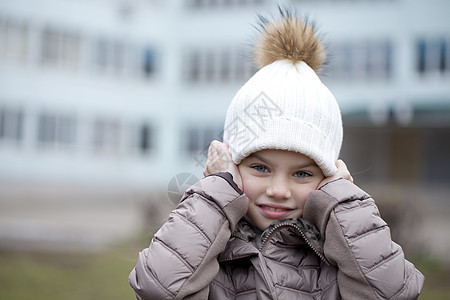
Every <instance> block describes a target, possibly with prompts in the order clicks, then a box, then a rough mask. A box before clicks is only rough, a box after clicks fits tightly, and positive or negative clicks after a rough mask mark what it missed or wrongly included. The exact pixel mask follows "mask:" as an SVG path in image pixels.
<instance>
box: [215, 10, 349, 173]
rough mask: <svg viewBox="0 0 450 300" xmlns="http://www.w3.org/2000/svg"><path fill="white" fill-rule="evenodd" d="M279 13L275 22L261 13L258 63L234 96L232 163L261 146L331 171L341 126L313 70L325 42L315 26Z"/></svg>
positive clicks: (227, 134) (228, 127) (228, 133)
mask: <svg viewBox="0 0 450 300" xmlns="http://www.w3.org/2000/svg"><path fill="white" fill-rule="evenodd" d="M280 11H281V10H280ZM281 15H282V18H281V21H279V22H277V23H270V22H268V21H267V20H265V19H261V20H262V21H263V24H262V37H261V38H260V40H259V42H258V43H257V45H256V47H255V49H256V50H255V53H256V60H257V63H259V65H260V66H261V67H262V68H261V69H260V70H259V71H258V72H256V74H255V75H253V76H252V77H251V78H250V79H249V80H248V82H247V83H245V84H244V86H243V87H242V88H241V89H240V90H239V91H238V93H237V94H236V95H235V97H234V98H233V101H232V102H231V104H230V106H229V108H228V111H227V115H226V119H225V126H224V143H226V144H227V145H229V148H230V152H231V155H232V158H233V161H234V163H236V164H239V163H240V162H241V161H242V160H243V159H244V158H245V157H247V156H248V155H250V154H252V153H254V152H257V151H260V150H264V149H280V150H289V151H295V152H299V153H302V154H304V155H306V156H308V157H310V158H311V159H313V160H314V161H315V162H316V163H317V165H318V166H319V167H320V168H321V169H322V171H323V173H324V175H325V176H330V175H333V174H334V173H335V172H336V166H335V162H336V160H337V159H338V156H339V152H340V148H341V144H342V136H343V129H342V120H341V114H340V111H339V107H338V104H337V103H336V100H335V98H334V97H333V95H332V94H331V92H330V91H329V90H328V89H327V87H326V86H325V85H324V84H323V83H322V82H321V81H320V79H319V77H318V76H317V74H316V72H315V70H318V69H320V67H321V66H322V64H323V61H324V60H325V52H324V48H323V46H322V44H321V42H320V40H319V39H318V38H317V37H316V33H315V32H314V28H313V26H311V25H309V24H307V23H304V22H302V21H301V20H299V19H298V18H297V17H293V16H292V15H291V14H289V13H286V12H283V11H281ZM313 68H314V69H313Z"/></svg>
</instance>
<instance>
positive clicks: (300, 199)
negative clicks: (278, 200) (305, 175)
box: [295, 185, 315, 209]
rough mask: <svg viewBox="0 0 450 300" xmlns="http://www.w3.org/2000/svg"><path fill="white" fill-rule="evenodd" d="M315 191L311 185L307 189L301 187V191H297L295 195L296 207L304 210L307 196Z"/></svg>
mask: <svg viewBox="0 0 450 300" xmlns="http://www.w3.org/2000/svg"><path fill="white" fill-rule="evenodd" d="M314 190H315V186H313V185H311V186H307V187H303V188H302V189H298V190H297V191H296V193H295V200H296V202H297V205H298V206H299V207H300V208H302V209H303V208H304V207H305V204H306V200H307V199H308V197H309V194H310V193H311V192H312V191H314Z"/></svg>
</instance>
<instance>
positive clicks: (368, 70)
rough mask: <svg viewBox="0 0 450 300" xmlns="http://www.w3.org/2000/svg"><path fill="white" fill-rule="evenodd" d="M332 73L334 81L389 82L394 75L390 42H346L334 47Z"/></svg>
mask: <svg viewBox="0 0 450 300" xmlns="http://www.w3.org/2000/svg"><path fill="white" fill-rule="evenodd" d="M332 49H333V50H334V51H332V55H331V57H332V58H331V60H330V73H331V76H330V77H332V78H333V79H334V80H339V81H353V80H364V81H370V80H387V79H389V78H390V77H391V73H392V45H391V43H390V42H389V41H364V42H353V43H351V42H346V43H342V44H338V45H336V46H334V47H332Z"/></svg>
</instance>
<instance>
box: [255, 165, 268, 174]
mask: <svg viewBox="0 0 450 300" xmlns="http://www.w3.org/2000/svg"><path fill="white" fill-rule="evenodd" d="M251 168H252V169H254V170H256V171H258V172H261V173H268V172H269V169H267V168H266V167H265V166H264V165H254V166H251Z"/></svg>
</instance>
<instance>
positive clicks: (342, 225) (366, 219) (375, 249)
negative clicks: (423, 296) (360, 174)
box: [304, 179, 424, 299]
mask: <svg viewBox="0 0 450 300" xmlns="http://www.w3.org/2000/svg"><path fill="white" fill-rule="evenodd" d="M304 218H305V219H307V220H309V221H310V222H312V223H314V224H315V225H316V226H317V227H318V228H319V229H320V231H321V234H322V236H323V237H324V239H325V245H324V251H325V256H326V257H327V259H328V260H329V261H330V263H331V264H333V265H337V267H338V269H339V271H338V285H339V289H340V293H341V296H342V298H343V299H417V298H418V297H419V294H420V291H421V289H422V286H423V281H424V277H423V275H422V274H421V273H420V272H419V271H418V270H417V269H416V268H415V267H414V266H413V265H412V264H411V263H410V262H409V261H407V260H405V258H404V254H403V250H402V248H401V247H400V246H399V245H397V244H396V243H394V242H393V241H392V240H391V235H390V229H389V227H388V226H387V224H386V222H385V221H384V220H383V219H382V218H381V216H380V213H379V211H378V208H377V206H376V205H375V202H374V200H373V199H372V198H371V197H370V196H369V195H367V194H366V193H365V192H364V191H362V190H361V189H359V188H358V187H357V186H356V185H354V184H353V183H351V182H349V181H347V180H344V179H339V180H336V181H333V182H330V183H328V184H326V185H324V186H323V187H321V188H320V190H318V191H313V192H312V193H311V194H310V197H309V199H308V201H307V202H306V206H305V212H304Z"/></svg>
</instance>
